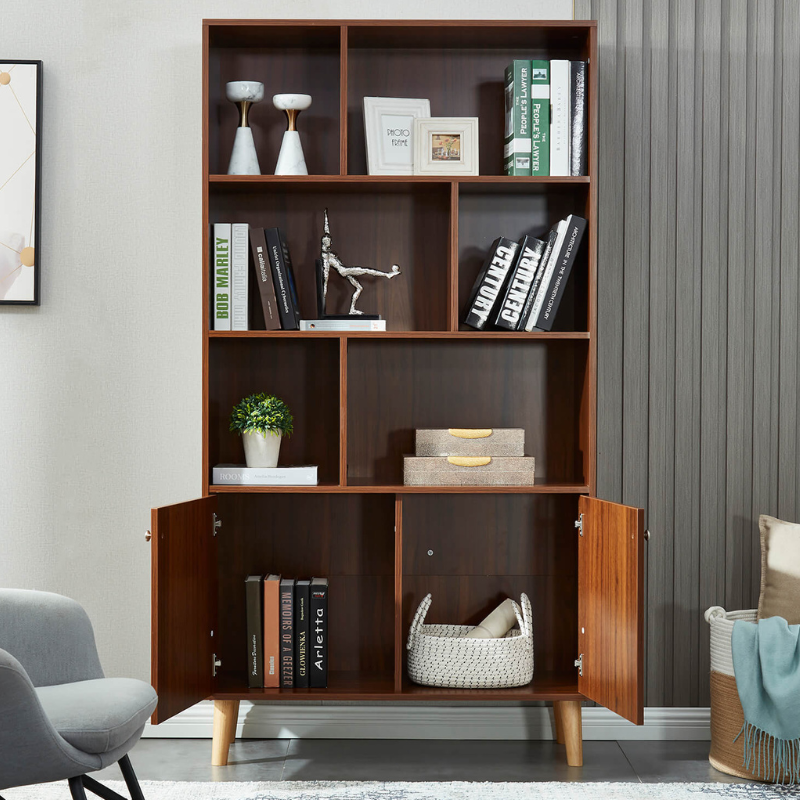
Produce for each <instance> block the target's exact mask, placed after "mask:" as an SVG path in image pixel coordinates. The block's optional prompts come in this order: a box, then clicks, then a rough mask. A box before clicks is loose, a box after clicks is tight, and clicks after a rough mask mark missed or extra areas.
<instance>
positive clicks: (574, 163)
mask: <svg viewBox="0 0 800 800" xmlns="http://www.w3.org/2000/svg"><path fill="white" fill-rule="evenodd" d="M586 66H587V65H586V62H585V61H570V62H569V124H570V132H569V162H570V163H569V174H570V175H586V174H587V168H586V165H587V155H588V154H587V152H586V151H587V139H586V132H587V118H588V110H587V107H586Z"/></svg>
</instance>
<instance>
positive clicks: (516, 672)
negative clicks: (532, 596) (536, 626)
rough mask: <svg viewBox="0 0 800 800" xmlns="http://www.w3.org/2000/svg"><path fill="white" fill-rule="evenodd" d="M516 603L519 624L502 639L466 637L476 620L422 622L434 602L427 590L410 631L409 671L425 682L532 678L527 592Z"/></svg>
mask: <svg viewBox="0 0 800 800" xmlns="http://www.w3.org/2000/svg"><path fill="white" fill-rule="evenodd" d="M520 602H521V604H522V610H521V611H520V607H519V606H518V605H517V604H516V603H513V606H514V613H515V614H516V616H517V622H518V623H519V630H517V629H516V628H515V629H514V630H512V631H509V632H508V633H507V634H506V635H505V636H504V637H503V638H502V639H467V638H465V637H466V635H467V634H468V633H469V632H470V631H471V630H473V627H474V626H472V625H423V622H424V621H425V615H426V614H427V613H428V609H429V608H430V607H431V596H430V595H427V596H426V597H425V599H424V600H423V601H422V602H421V603H420V604H419V608H418V609H417V613H416V614H415V615H414V621H413V622H412V623H411V629H410V630H409V632H408V644H407V645H406V647H407V649H408V675H409V677H410V678H411V680H412V681H414V683H420V684H422V685H424V686H445V687H448V688H458V689H487V688H488V689H499V688H501V687H504V686H525V685H526V684H528V683H530V682H531V681H532V680H533V615H532V613H531V601H530V600H528V596H527V595H525V594H523V595H522V597H521V598H520Z"/></svg>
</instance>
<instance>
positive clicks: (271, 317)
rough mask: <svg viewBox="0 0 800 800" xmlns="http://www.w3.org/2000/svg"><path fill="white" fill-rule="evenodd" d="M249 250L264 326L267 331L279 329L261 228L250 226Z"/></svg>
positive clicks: (276, 304)
mask: <svg viewBox="0 0 800 800" xmlns="http://www.w3.org/2000/svg"><path fill="white" fill-rule="evenodd" d="M250 251H251V252H252V254H253V267H254V269H255V273H256V283H257V284H258V292H259V294H260V295H261V308H262V310H263V311H264V328H265V329H266V330H268V331H277V330H280V327H281V320H280V317H279V316H278V301H277V299H276V298H275V286H274V285H273V283H272V269H271V267H270V265H269V254H268V253H267V240H266V237H265V236H264V229H263V228H250Z"/></svg>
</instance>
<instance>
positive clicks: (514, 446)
mask: <svg viewBox="0 0 800 800" xmlns="http://www.w3.org/2000/svg"><path fill="white" fill-rule="evenodd" d="M414 455H417V456H524V455H525V430H524V429H523V428H418V429H417V434H416V445H415V447H414Z"/></svg>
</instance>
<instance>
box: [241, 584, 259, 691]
mask: <svg viewBox="0 0 800 800" xmlns="http://www.w3.org/2000/svg"><path fill="white" fill-rule="evenodd" d="M244 587H245V600H246V608H247V685H248V686H249V687H250V688H251V689H262V688H263V687H264V645H263V639H262V635H263V634H262V632H263V630H264V622H263V618H262V615H261V575H248V576H247V578H246V579H245V582H244Z"/></svg>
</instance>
